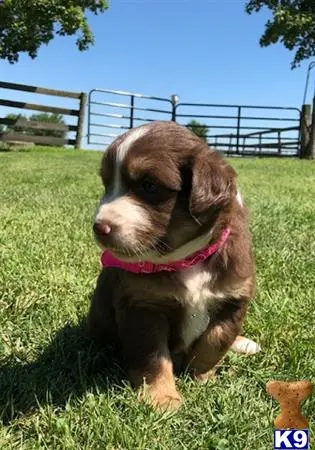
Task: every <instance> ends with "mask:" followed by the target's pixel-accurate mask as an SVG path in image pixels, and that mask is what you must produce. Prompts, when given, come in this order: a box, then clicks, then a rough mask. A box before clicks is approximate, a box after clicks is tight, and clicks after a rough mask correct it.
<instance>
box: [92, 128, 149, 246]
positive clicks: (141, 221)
mask: <svg viewBox="0 0 315 450" xmlns="http://www.w3.org/2000/svg"><path fill="white" fill-rule="evenodd" d="M148 131H149V125H144V126H142V127H139V128H135V129H134V130H132V131H131V132H130V133H129V134H128V135H127V136H126V137H125V138H124V139H123V141H122V142H121V143H120V145H119V146H118V147H117V149H116V166H115V175H114V186H113V189H112V191H111V192H110V193H109V194H105V195H104V197H103V198H102V199H101V201H100V206H99V207H98V210H97V213H96V217H95V221H96V222H97V221H104V222H105V223H106V219H108V220H109V221H110V222H111V223H114V224H117V225H118V226H119V228H120V230H121V231H120V234H121V236H122V240H123V241H125V240H127V241H128V242H127V244H129V245H136V244H138V242H136V241H137V240H136V234H137V233H136V231H137V230H139V229H141V228H143V227H144V226H145V225H146V224H148V223H149V216H148V214H147V213H146V211H145V209H144V208H141V206H140V205H139V204H137V202H135V201H134V200H133V199H132V198H131V197H128V196H126V195H124V187H123V184H122V179H121V164H122V163H123V161H124V159H125V158H126V155H127V154H128V152H129V150H130V148H131V147H132V145H133V144H134V143H135V142H136V141H137V140H138V139H140V138H141V137H142V136H144V135H145V134H146V133H147V132H148Z"/></svg>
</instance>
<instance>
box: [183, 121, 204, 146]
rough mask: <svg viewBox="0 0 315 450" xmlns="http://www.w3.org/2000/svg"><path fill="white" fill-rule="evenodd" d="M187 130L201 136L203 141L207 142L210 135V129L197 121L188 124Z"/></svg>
mask: <svg viewBox="0 0 315 450" xmlns="http://www.w3.org/2000/svg"><path fill="white" fill-rule="evenodd" d="M187 128H189V129H190V130H191V131H193V132H194V133H195V134H196V135H197V136H199V137H200V138H201V139H202V140H204V141H205V142H207V133H208V127H207V125H205V124H203V123H200V122H198V121H197V120H191V121H190V122H189V123H188V124H187Z"/></svg>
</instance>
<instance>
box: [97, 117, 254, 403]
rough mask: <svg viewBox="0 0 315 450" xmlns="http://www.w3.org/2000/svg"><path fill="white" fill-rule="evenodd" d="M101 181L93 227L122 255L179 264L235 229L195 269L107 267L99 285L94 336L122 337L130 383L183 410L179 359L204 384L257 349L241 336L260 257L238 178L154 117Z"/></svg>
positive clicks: (112, 151)
mask: <svg viewBox="0 0 315 450" xmlns="http://www.w3.org/2000/svg"><path fill="white" fill-rule="evenodd" d="M101 177H102V180H103V184H104V187H105V194H104V197H103V198H102V200H101V203H100V206H99V208H98V211H97V214H96V218H95V223H94V233H95V236H96V239H97V241H98V243H99V244H100V246H101V247H103V248H106V249H109V250H110V251H111V253H112V254H113V255H114V256H116V257H117V258H119V259H120V260H124V261H151V262H153V263H168V262H170V261H178V260H182V259H183V258H185V257H187V256H189V255H191V254H193V253H195V252H196V251H198V250H201V249H202V248H204V247H205V246H206V245H207V244H210V243H211V242H216V241H217V240H218V239H219V237H220V236H221V234H222V231H223V230H224V229H226V228H227V227H228V228H229V229H230V235H229V237H228V240H227V242H226V244H225V246H224V247H223V248H221V249H220V250H219V251H218V252H217V253H216V254H214V255H212V256H210V258H209V259H207V260H206V261H204V262H202V263H199V264H196V265H194V266H192V267H189V268H186V269H184V270H181V271H178V272H159V273H151V274H134V273H130V272H127V271H124V270H122V269H119V268H106V269H103V270H102V272H101V273H100V276H99V279H98V282H97V287H96V290H95V294H94V297H93V299H92V303H91V307H90V312H89V317H88V327H89V334H90V336H91V337H92V338H94V339H97V340H99V341H101V342H104V343H105V342H106V341H115V342H116V343H118V344H119V345H120V346H121V348H122V351H123V356H124V359H125V361H126V365H127V368H128V371H129V377H130V381H131V383H132V385H133V386H134V387H135V388H140V387H141V386H143V385H144V382H145V386H146V393H147V394H148V395H149V398H150V400H151V401H152V403H153V404H155V405H156V406H162V407H167V406H170V407H176V406H178V405H179V404H180V403H181V397H180V394H179V393H178V391H177V390H176V386H175V381H174V375H173V370H174V364H175V362H176V365H177V367H179V368H180V369H187V368H188V370H190V371H191V373H192V374H193V376H194V377H196V378H197V379H200V380H203V379H205V378H206V377H207V375H208V373H209V372H210V370H211V369H212V368H213V367H215V366H216V365H217V364H218V363H219V362H220V360H221V359H222V358H223V356H224V355H225V354H226V352H227V351H228V350H229V349H230V348H231V346H232V349H234V351H237V352H243V353H255V352H256V351H258V346H257V345H256V344H255V343H254V342H253V341H251V340H249V339H246V338H242V337H239V336H238V335H239V334H240V332H241V330H242V324H243V321H244V318H245V315H246V311H247V307H248V302H249V300H250V298H251V297H252V296H253V292H254V261H253V257H252V249H251V237H250V233H249V230H248V218H247V209H246V207H245V205H244V203H243V201H242V198H241V196H240V194H239V192H238V190H237V187H236V183H235V177H236V174H235V172H234V170H233V169H232V168H231V167H230V166H229V165H228V164H227V163H226V162H224V161H223V159H221V157H220V156H219V155H218V154H217V153H216V152H214V151H211V150H209V148H208V146H207V145H206V144H205V143H204V142H202V141H201V140H200V139H199V138H198V137H197V136H195V135H194V134H193V133H191V132H190V131H189V130H187V129H186V128H185V127H182V126H180V125H177V124H175V123H173V122H154V123H151V124H148V125H144V126H142V127H139V128H135V129H133V130H131V131H129V132H127V133H126V134H124V135H123V136H121V137H119V138H118V139H116V140H115V141H114V142H113V143H112V144H111V145H110V147H109V148H108V149H107V151H106V153H105V154H104V157H103V161H102V166H101ZM246 346H247V347H246Z"/></svg>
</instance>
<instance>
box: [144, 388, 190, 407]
mask: <svg viewBox="0 0 315 450" xmlns="http://www.w3.org/2000/svg"><path fill="white" fill-rule="evenodd" d="M140 398H141V400H144V401H147V402H148V403H150V404H151V405H152V406H153V407H154V408H157V409H162V410H170V411H171V410H175V409H177V408H179V407H180V405H181V404H182V403H183V399H182V397H181V395H180V394H179V393H178V392H177V391H176V390H166V389H163V388H161V387H159V386H148V387H147V388H146V389H145V390H143V391H142V392H141V394H140Z"/></svg>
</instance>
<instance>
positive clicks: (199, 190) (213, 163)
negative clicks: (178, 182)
mask: <svg viewBox="0 0 315 450" xmlns="http://www.w3.org/2000/svg"><path fill="white" fill-rule="evenodd" d="M235 178H236V172H235V171H234V169H232V167H230V166H229V165H228V164H226V163H225V161H224V160H223V159H222V158H221V157H220V156H219V155H218V154H217V153H216V152H214V151H213V150H209V149H208V148H207V149H202V150H201V151H200V152H198V153H197V154H196V156H195V158H194V159H193V161H192V186H191V192H190V199H189V209H190V212H191V213H192V214H194V215H196V214H202V213H205V212H207V211H209V210H210V208H220V207H223V206H225V205H227V204H228V203H229V202H230V200H231V199H232V197H233V196H234V195H235V194H236V187H235Z"/></svg>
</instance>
